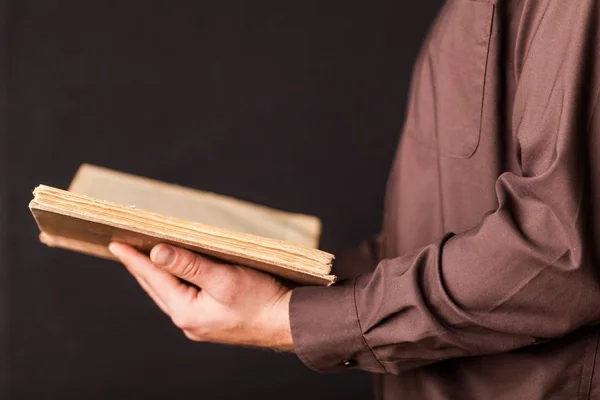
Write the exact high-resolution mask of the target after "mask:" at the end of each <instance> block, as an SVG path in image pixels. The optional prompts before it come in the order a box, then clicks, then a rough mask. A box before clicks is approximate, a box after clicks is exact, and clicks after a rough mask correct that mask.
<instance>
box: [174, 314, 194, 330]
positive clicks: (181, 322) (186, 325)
mask: <svg viewBox="0 0 600 400" xmlns="http://www.w3.org/2000/svg"><path fill="white" fill-rule="evenodd" d="M171 320H172V321H173V324H174V325H175V326H176V327H178V328H179V329H182V330H184V331H185V330H188V329H190V328H191V327H192V321H191V318H190V316H189V314H187V313H183V312H173V313H172V315H171Z"/></svg>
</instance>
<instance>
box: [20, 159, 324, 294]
mask: <svg viewBox="0 0 600 400" xmlns="http://www.w3.org/2000/svg"><path fill="white" fill-rule="evenodd" d="M33 196H34V197H33V199H32V200H31V202H30V203H29V208H30V210H31V213H32V214H33V217H34V218H35V221H36V223H37V225H38V228H39V230H40V235H39V239H40V241H41V242H42V243H44V244H46V245H48V246H51V247H59V248H64V249H67V250H72V251H76V252H80V253H85V254H89V255H93V256H97V257H102V258H108V259H114V256H113V255H112V254H111V253H110V251H108V244H109V243H110V242H111V241H118V242H122V243H127V244H129V245H131V246H133V247H135V248H137V249H138V250H140V251H142V252H145V253H146V254H148V253H149V252H150V250H151V249H152V247H154V246H155V245H156V244H158V243H168V244H172V245H175V246H179V247H183V248H186V249H189V250H191V251H194V252H197V253H199V254H204V255H207V256H211V257H214V258H217V259H220V260H222V261H224V262H230V263H233V264H238V265H243V266H247V267H251V268H256V269H258V270H261V271H264V272H267V273H270V274H273V275H275V276H279V277H282V278H285V279H288V280H290V281H293V282H296V283H298V284H305V285H327V286H328V285H331V284H333V283H334V282H335V280H336V277H335V275H332V274H331V270H332V263H333V260H334V259H335V256H334V255H333V254H330V253H328V252H325V251H322V250H319V249H318V248H317V246H318V243H319V238H320V233H321V221H320V220H319V219H318V218H317V217H315V216H311V215H305V214H298V213H291V212H286V211H282V210H276V209H274V208H270V207H266V206H263V205H258V204H254V203H251V202H247V201H242V200H238V199H235V198H231V197H228V196H224V195H220V194H216V193H211V192H204V191H200V190H197V189H192V188H188V187H183V186H179V185H175V184H171V183H167V182H161V181H158V180H154V179H150V178H145V177H141V176H137V175H132V174H127V173H124V172H119V171H115V170H111V169H108V168H104V167H99V166H95V165H91V164H83V165H81V166H80V167H79V169H78V170H77V172H76V174H75V176H74V178H73V180H72V181H71V183H70V185H69V187H68V189H67V190H63V189H59V188H55V187H51V186H47V185H39V186H37V187H36V188H35V189H34V191H33Z"/></svg>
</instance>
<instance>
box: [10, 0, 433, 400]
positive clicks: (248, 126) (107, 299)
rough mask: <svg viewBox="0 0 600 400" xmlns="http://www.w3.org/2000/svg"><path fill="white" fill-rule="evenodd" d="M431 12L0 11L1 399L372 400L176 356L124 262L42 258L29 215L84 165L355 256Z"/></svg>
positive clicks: (232, 356) (378, 194) (312, 3)
mask: <svg viewBox="0 0 600 400" xmlns="http://www.w3.org/2000/svg"><path fill="white" fill-rule="evenodd" d="M439 3H440V1H439V0H435V1H427V2H403V1H398V0H375V1H371V2H363V1H352V0H345V1H327V0H307V1H303V2H284V1H243V0H235V1H218V2H217V1H212V2H205V1H197V0H196V1H142V0H139V1H132V0H130V1H109V0H95V1H91V0H84V1H82V0H54V1H41V0H40V1H34V0H13V1H10V0H2V1H0V14H1V18H0V37H1V40H2V46H0V48H1V49H2V50H1V51H2V53H1V54H0V73H1V74H2V76H3V77H4V78H5V79H3V81H4V82H3V83H4V85H3V87H2V89H1V90H0V106H1V111H0V112H1V114H0V120H1V121H2V124H3V125H2V137H1V140H2V141H1V142H0V151H1V153H0V179H1V181H0V182H1V183H2V186H0V245H1V246H2V248H0V295H1V297H0V307H1V308H0V334H1V335H2V336H0V344H2V345H3V347H2V348H1V349H0V388H2V389H3V391H4V393H5V394H6V396H4V397H2V394H3V393H2V392H0V397H2V398H7V399H30V398H61V399H65V398H78V399H83V398H85V399H90V398H111V399H112V398H127V399H131V398H203V399H221V398H223V399H236V398H249V397H252V398H254V397H256V398H263V399H267V398H268V399H270V398H273V399H275V398H287V399H304V398H311V399H321V398H323V399H326V398H327V399H334V398H336V399H337V398H344V399H365V398H369V397H370V376H369V375H367V374H363V373H359V372H352V373H351V372H347V373H343V374H326V375H321V374H317V373H315V372H312V371H311V370H309V369H308V368H307V367H305V366H304V365H303V364H302V363H301V362H300V361H298V360H297V359H296V358H295V356H292V355H282V354H275V353H272V352H269V351H260V350H254V349H242V348H232V347H225V346H220V345H211V344H199V343H193V342H190V341H188V340H187V339H186V338H185V337H184V336H183V334H181V333H180V332H179V331H178V330H177V329H176V328H174V327H173V326H172V325H171V323H170V321H169V320H168V318H167V317H165V316H164V315H163V314H162V313H161V312H160V311H159V310H158V309H157V308H156V307H155V306H154V305H153V304H152V303H151V301H150V300H149V299H148V298H147V297H146V296H145V294H144V293H143V292H142V290H141V289H139V288H138V287H137V284H136V282H135V281H134V280H133V279H132V278H131V277H130V276H129V275H128V274H127V273H126V272H125V271H124V269H123V268H121V267H120V266H119V265H118V264H116V263H112V262H108V261H103V260H99V259H95V258H92V257H87V256H83V255H79V254H75V253H70V252H67V251H63V250H57V249H49V248H46V247H45V246H43V245H41V244H40V243H39V242H38V241H37V228H36V226H35V223H34V221H33V219H32V217H31V215H30V214H29V210H28V209H27V204H28V202H29V200H30V199H31V191H32V189H33V188H34V187H35V186H36V185H37V184H40V183H44V184H49V185H53V186H57V187H62V188H66V187H67V185H68V183H69V181H70V179H71V177H72V175H73V173H74V172H75V170H76V169H77V167H78V166H79V164H80V163H82V162H89V163H93V164H99V165H104V166H107V167H110V168H115V169H119V170H123V171H126V172H130V173H136V174H140V175H144V176H148V177H152V178H156V179H161V180H165V181H170V182H175V183H179V184H182V185H187V186H192V187H196V188H199V189H202V190H208V191H213V192H218V193H222V194H225V195H230V196H234V197H237V198H241V199H244V200H248V201H253V202H257V203H262V204H265V205H268V206H272V207H276V208H280V209H284V210H288V211H296V212H303V213H309V214H314V215H317V216H319V217H320V218H322V220H323V224H324V230H323V236H322V243H321V247H322V248H323V249H325V250H328V251H332V252H337V251H339V250H341V249H343V248H346V247H349V246H353V245H355V244H357V242H358V241H359V240H360V239H361V238H362V237H365V236H368V235H370V234H373V233H375V232H376V231H377V230H378V229H379V224H380V219H381V211H382V209H381V205H382V200H383V194H384V187H385V181H386V177H387V173H388V169H389V167H390V163H391V159H392V156H393V152H394V148H395V146H396V144H397V141H398V138H399V133H400V131H401V128H402V122H403V117H404V107H405V98H406V92H407V90H408V85H409V78H410V72H411V69H412V64H413V61H414V58H415V56H416V53H417V51H418V48H419V46H420V43H421V41H422V38H423V36H424V34H425V33H426V29H427V27H428V26H429V23H430V21H431V19H432V17H433V15H434V13H435V11H436V10H437V8H438V6H439ZM7 100H8V101H7Z"/></svg>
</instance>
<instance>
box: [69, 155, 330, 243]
mask: <svg viewBox="0 0 600 400" xmlns="http://www.w3.org/2000/svg"><path fill="white" fill-rule="evenodd" d="M69 191H70V192H73V193H77V194H82V195H85V196H89V197H92V198H95V199H99V200H106V201H110V202H114V203H117V204H122V205H126V206H132V207H138V208H140V209H143V210H148V211H153V212H156V213H160V214H164V215H170V216H173V217H177V218H181V219H184V220H187V221H194V222H199V223H202V224H206V225H210V226H215V227H219V228H225V229H229V230H232V231H236V232H243V233H249V234H253V235H258V236H262V237H267V238H273V239H279V240H284V241H287V242H292V243H297V244H300V245H303V246H308V247H312V248H317V247H318V245H319V239H320V235H321V221H320V220H319V219H318V218H317V217H315V216H310V215H303V214H296V213H289V212H284V211H280V210H275V209H272V208H269V207H265V206H261V205H256V204H252V203H250V202H245V201H241V200H238V199H233V198H230V197H227V196H222V195H218V194H215V193H210V192H203V191H200V190H196V189H191V188H187V187H183V186H179V185H174V184H170V183H165V182H161V181H158V180H154V179H149V178H144V177H140V176H136V175H131V174H126V173H123V172H119V171H114V170H111V169H108V168H104V167H99V166H95V165H91V164H82V165H81V166H80V168H79V170H78V171H77V174H76V175H75V177H74V179H73V181H72V182H71V185H70V186H69Z"/></svg>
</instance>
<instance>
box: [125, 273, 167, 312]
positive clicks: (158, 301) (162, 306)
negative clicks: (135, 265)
mask: <svg viewBox="0 0 600 400" xmlns="http://www.w3.org/2000/svg"><path fill="white" fill-rule="evenodd" d="M133 277H134V278H135V280H136V281H137V282H138V283H139V284H140V286H141V287H142V289H144V291H145V292H146V293H147V294H148V296H150V298H151V299H152V300H153V301H154V302H155V303H156V305H157V306H158V308H160V309H161V311H162V312H164V313H165V314H167V315H170V313H169V310H168V309H167V305H166V304H165V303H164V302H163V301H162V300H161V299H160V297H158V295H157V294H156V293H155V292H154V290H152V288H151V287H150V286H148V284H147V283H146V282H145V281H144V280H142V278H140V277H138V276H137V275H133Z"/></svg>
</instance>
